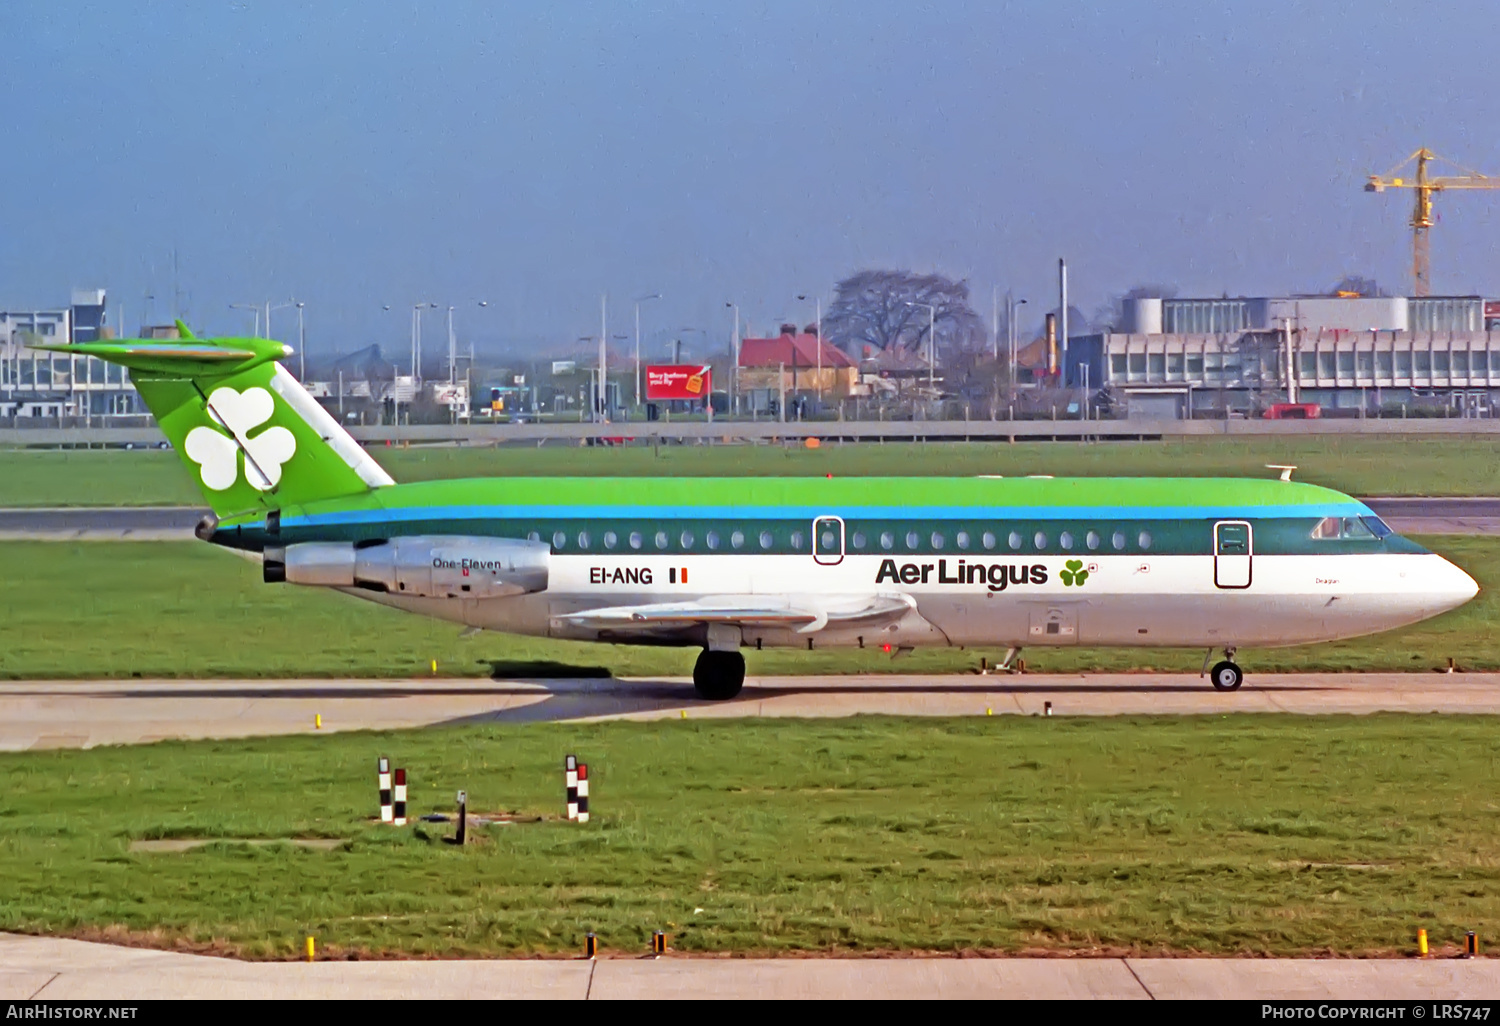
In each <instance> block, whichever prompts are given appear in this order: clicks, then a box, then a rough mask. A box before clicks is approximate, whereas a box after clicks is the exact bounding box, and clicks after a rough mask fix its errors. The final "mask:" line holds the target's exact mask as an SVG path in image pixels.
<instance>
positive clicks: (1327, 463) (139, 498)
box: [0, 436, 1500, 506]
mask: <svg viewBox="0 0 1500 1026" xmlns="http://www.w3.org/2000/svg"><path fill="white" fill-rule="evenodd" d="M371 452H372V453H373V454H374V456H375V458H376V459H377V460H378V461H379V462H380V463H381V464H382V465H384V466H385V467H386V468H387V469H388V470H389V471H390V472H391V474H392V476H394V477H395V478H396V480H398V481H425V480H432V479H437V478H453V477H471V476H506V475H511V476H516V475H542V476H550V475H568V474H577V475H584V476H594V475H605V474H619V475H652V474H660V475H666V476H684V475H687V476H704V475H730V476H735V475H752V476H757V475H774V474H794V475H796V474H824V473H832V474H839V475H897V476H899V475H904V474H911V475H919V476H920V475H954V476H965V475H970V474H1054V475H1058V476H1064V475H1082V476H1099V475H1110V474H1112V475H1123V476H1150V475H1184V476H1190V477H1210V476H1231V477H1233V476H1250V477H1264V476H1266V475H1268V474H1269V473H1270V471H1268V470H1266V469H1265V464H1267V463H1290V464H1295V465H1297V467H1298V468H1299V469H1298V471H1297V479H1298V480H1303V481H1311V482H1313V483H1315V484H1323V485H1328V486H1329V487H1332V488H1337V489H1338V490H1340V491H1343V492H1347V493H1349V494H1352V495H1361V496H1368V495H1497V494H1500V459H1497V458H1496V457H1497V446H1496V443H1494V442H1492V441H1490V440H1488V439H1484V438H1470V437H1458V436H1455V437H1447V438H1425V437H1424V438H1400V437H1394V438H1390V437H1381V438H1335V437H1323V438H1208V439H1188V440H1183V441H1167V442H1105V443H1096V444H1087V445H1085V444H1078V443H1073V442H1025V443H1017V444H1015V445H1005V444H995V443H988V442H984V443H981V442H973V443H957V442H949V443H933V444H913V443H892V444H888V445H878V444H868V443H867V444H861V445H832V444H831V445H828V446H825V447H824V448H821V449H818V450H809V449H805V448H802V447H788V448H784V447H782V446H779V445H775V446H773V445H758V446H752V445H735V446H709V445H679V446H663V447H662V448H661V449H660V450H653V449H651V448H648V447H645V446H630V447H626V448H622V449H599V448H581V447H578V446H570V445H563V444H556V445H547V446H545V447H543V448H540V449H538V448H535V447H529V446H528V447H520V446H510V447H505V448H484V449H473V448H470V449H459V448H439V447H432V448H417V449H399V448H386V447H376V448H373V449H371ZM201 503H202V498H201V496H200V495H199V493H198V490H197V489H196V488H195V487H194V485H193V482H192V478H191V476H190V475H189V474H188V472H187V471H186V470H185V469H184V468H183V467H182V465H181V463H180V462H179V461H178V458H177V456H176V455H175V454H173V453H170V452H158V451H140V452H126V451H108V452H105V451H97V450H95V451H89V450H74V451H66V452H45V451H31V450H11V451H4V450H0V506H135V505H178V504H180V505H200V504H201Z"/></svg>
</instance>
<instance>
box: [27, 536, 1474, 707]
mask: <svg viewBox="0 0 1500 1026" xmlns="http://www.w3.org/2000/svg"><path fill="white" fill-rule="evenodd" d="M1425 542H1426V543H1427V544H1428V545H1430V546H1431V547H1432V548H1434V549H1435V550H1437V551H1440V552H1442V553H1443V554H1444V555H1446V556H1448V557H1450V558H1452V559H1453V560H1455V561H1456V562H1457V563H1458V564H1459V565H1460V566H1462V567H1463V568H1464V569H1466V570H1468V571H1469V572H1470V573H1471V574H1472V575H1473V576H1474V577H1475V579H1477V580H1478V581H1479V583H1480V586H1481V589H1482V590H1481V591H1480V594H1479V597H1478V598H1476V599H1475V600H1474V601H1472V602H1470V603H1469V604H1468V605H1466V606H1464V607H1462V608H1461V609H1457V610H1455V611H1453V612H1451V613H1448V614H1445V615H1444V616H1441V617H1438V618H1436V619H1434V620H1429V621H1427V622H1425V623H1422V624H1418V625H1416V626H1414V627H1410V628H1406V629H1404V630H1400V631H1395V632H1391V633H1389V634H1384V635H1378V636H1375V637H1371V638H1361V639H1355V640H1352V641H1344V642H1337V643H1334V644H1327V645H1315V646H1309V647H1305V648H1292V649H1278V650H1268V651H1250V650H1243V651H1242V652H1241V654H1240V656H1239V661H1240V663H1241V664H1242V665H1243V666H1245V667H1246V669H1247V670H1248V671H1249V672H1250V673H1257V672H1267V671H1273V670H1427V669H1431V668H1434V667H1438V666H1442V665H1445V663H1446V661H1447V659H1449V658H1450V657H1451V658H1453V659H1456V660H1457V661H1458V664H1459V665H1460V666H1461V667H1464V668H1467V669H1474V670H1497V669H1500V634H1497V633H1496V632H1495V631H1494V630H1493V629H1492V627H1491V625H1492V624H1494V623H1495V622H1496V621H1497V619H1500V539H1491V538H1465V537H1442V538H1429V539H1425ZM260 573H261V571H260V567H259V565H258V564H256V563H252V562H249V561H248V560H244V559H241V558H239V557H237V556H234V555H232V554H230V553H228V552H225V551H223V550H220V549H214V548H211V547H209V546H206V545H203V544H201V543H196V542H182V543H170V542H162V543H103V542H96V543H27V542H5V543H0V679H12V680H15V679H25V678H43V677H45V678H72V677H130V676H132V675H139V676H144V677H285V676H311V677H331V676H356V677H393V676H407V675H413V674H424V675H425V674H427V673H429V672H430V663H431V660H434V659H436V660H437V661H438V663H439V670H440V672H441V673H443V674H452V675H477V674H489V673H492V672H493V673H496V674H498V675H501V676H512V677H527V676H535V675H538V673H539V672H540V671H539V667H545V668H546V669H547V671H548V672H549V673H564V674H569V673H586V672H589V671H594V672H598V671H599V670H601V669H602V670H608V671H610V672H613V673H615V674H617V675H620V676H638V675H672V676H685V675H687V674H689V673H690V672H691V669H692V663H693V659H694V657H695V655H696V652H695V651H694V650H689V649H661V648H644V647H633V646H611V645H597V644H585V643H580V642H564V641H552V640H548V639H539V638H518V637H511V636H508V635H501V634H482V635H479V636H477V637H473V638H460V637H459V634H460V631H461V628H460V627H459V626H458V625H456V624H451V623H446V622H443V621H438V620H432V619H428V618H425V617H420V616H415V615H412V614H408V613H401V612H396V611H394V610H390V609H386V608H384V607H381V606H376V605H374V604H373V603H369V602H363V601H360V600H358V599H355V598H352V597H349V596H346V595H341V594H337V593H333V592H327V591H322V590H319V589H316V588H301V587H296V586H284V585H267V584H264V583H262V582H261V579H260ZM1001 654H1003V653H1002V652H1001V651H999V650H998V649H997V650H983V649H971V650H968V651H964V650H959V649H939V648H932V649H919V650H918V651H916V652H915V653H913V654H912V655H910V656H909V657H907V658H904V659H901V660H897V661H893V660H891V659H890V657H889V656H887V655H884V654H882V653H880V652H879V651H876V650H874V649H868V650H858V649H854V650H845V649H829V650H824V651H817V652H803V651H797V650H776V651H765V652H748V653H747V654H746V658H747V661H748V664H749V672H750V673H751V674H752V675H754V674H780V673H861V672H890V671H894V672H902V673H953V672H962V671H964V670H967V669H970V668H973V667H975V666H977V664H978V661H979V659H980V657H981V656H986V657H988V658H990V659H991V660H994V659H996V658H997V657H999V656H1000V655H1001ZM1025 657H1026V660H1027V664H1028V667H1029V668H1030V669H1032V670H1034V671H1039V672H1067V671H1077V670H1086V669H1090V670H1133V669H1152V670H1174V671H1189V670H1190V671H1196V670H1198V668H1199V666H1200V664H1201V661H1202V652H1200V651H1191V652H1189V651H1182V650H1164V649H1109V650H1098V649H1084V648H1080V649H1067V648H1057V649H1043V648H1032V649H1028V650H1027V651H1026V653H1025Z"/></svg>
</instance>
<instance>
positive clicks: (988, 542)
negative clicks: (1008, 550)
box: [979, 531, 995, 549]
mask: <svg viewBox="0 0 1500 1026" xmlns="http://www.w3.org/2000/svg"><path fill="white" fill-rule="evenodd" d="M979 540H980V541H981V542H983V543H984V547H985V548H987V549H993V548H994V547H995V536H994V534H992V533H991V532H989V531H986V532H984V537H983V538H981V539H979Z"/></svg>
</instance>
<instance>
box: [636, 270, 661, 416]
mask: <svg viewBox="0 0 1500 1026" xmlns="http://www.w3.org/2000/svg"><path fill="white" fill-rule="evenodd" d="M660 298H661V293H660V292H653V293H651V294H650V295H649V296H637V297H636V300H635V405H636V406H637V407H639V406H640V405H641V304H642V303H644V302H646V301H647V300H648V299H660Z"/></svg>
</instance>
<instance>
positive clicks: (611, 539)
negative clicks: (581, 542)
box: [604, 531, 620, 549]
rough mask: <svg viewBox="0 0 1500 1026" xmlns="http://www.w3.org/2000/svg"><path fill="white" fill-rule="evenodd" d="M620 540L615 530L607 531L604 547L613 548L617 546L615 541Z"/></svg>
mask: <svg viewBox="0 0 1500 1026" xmlns="http://www.w3.org/2000/svg"><path fill="white" fill-rule="evenodd" d="M619 540H620V539H619V536H618V535H616V534H615V532H613V531H605V532H604V547H605V548H606V549H612V548H614V547H615V542H617V541H619Z"/></svg>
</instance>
